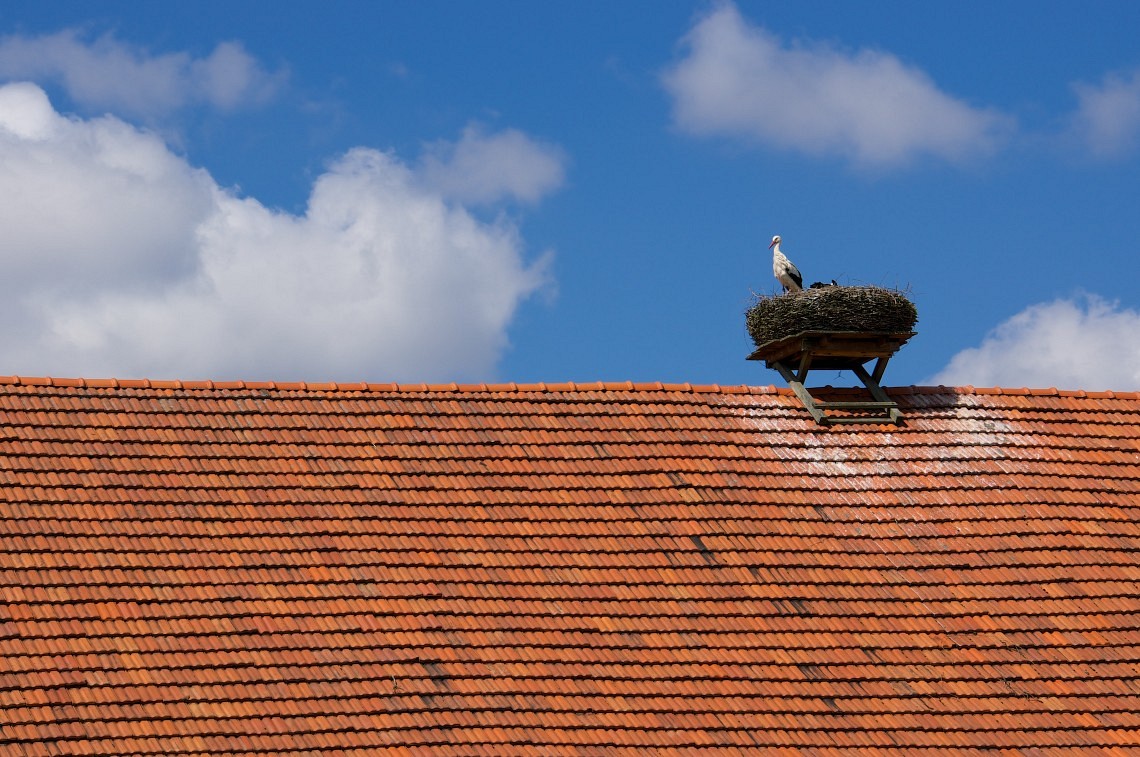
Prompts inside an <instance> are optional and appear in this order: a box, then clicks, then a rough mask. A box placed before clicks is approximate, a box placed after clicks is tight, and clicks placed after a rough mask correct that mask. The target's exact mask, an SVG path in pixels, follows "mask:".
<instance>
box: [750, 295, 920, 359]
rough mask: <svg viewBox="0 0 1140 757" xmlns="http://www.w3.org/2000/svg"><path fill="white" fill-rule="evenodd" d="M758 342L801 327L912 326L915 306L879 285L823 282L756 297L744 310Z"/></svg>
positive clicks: (888, 329)
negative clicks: (812, 286)
mask: <svg viewBox="0 0 1140 757" xmlns="http://www.w3.org/2000/svg"><path fill="white" fill-rule="evenodd" d="M746 318H747V325H748V333H749V334H750V335H751V336H752V341H753V342H755V343H756V346H757V347H759V346H761V345H763V344H766V343H768V342H772V341H775V340H777V339H783V338H785V337H789V336H795V335H796V334H799V333H801V332H804V331H831V332H843V331H856V332H877V333H884V334H894V333H900V332H906V331H913V330H914V325H915V324H916V323H917V322H918V310H917V309H916V308H915V306H914V303H913V302H911V301H910V300H909V299H907V298H906V297H905V296H904V295H903V294H902V293H901V292H898V291H895V290H891V289H882V288H880V287H870V286H861V287H847V286H824V287H819V288H813V289H806V290H803V291H800V292H788V293H787V294H781V295H776V296H774V297H760V298H759V299H758V300H757V302H756V304H755V305H753V306H752V307H751V308H749V309H748V312H747V313H746Z"/></svg>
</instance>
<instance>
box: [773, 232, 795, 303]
mask: <svg viewBox="0 0 1140 757" xmlns="http://www.w3.org/2000/svg"><path fill="white" fill-rule="evenodd" d="M768 249H770V250H772V273H773V274H774V275H775V276H776V280H777V281H779V282H780V283H781V284H783V286H784V291H785V292H798V291H800V290H802V289H803V288H804V277H803V276H802V275H801V274H800V269H799V268H796V267H795V265H793V264H792V261H790V260H788V257H787V255H785V254H784V253H782V252H780V235H779V234H777V235H776V236H774V237H772V244H770V245H768Z"/></svg>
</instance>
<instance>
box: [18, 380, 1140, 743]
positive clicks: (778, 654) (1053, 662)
mask: <svg viewBox="0 0 1140 757" xmlns="http://www.w3.org/2000/svg"><path fill="white" fill-rule="evenodd" d="M891 392H892V394H893V395H894V397H895V398H896V400H897V401H898V402H899V404H900V406H901V407H902V409H903V412H904V415H905V417H906V422H905V425H903V426H901V427H895V426H889V427H887V426H882V427H879V426H871V427H867V426H864V427H833V428H826V429H824V428H820V427H819V426H816V425H815V424H814V423H813V422H812V421H811V420H810V419H809V418H807V416H806V413H805V412H804V411H803V410H802V408H801V407H800V406H799V405H798V401H797V400H796V399H795V398H794V396H792V395H791V393H790V392H788V391H785V390H777V389H773V388H771V387H747V386H735V387H720V386H692V385H689V384H661V383H631V382H621V383H602V382H595V383H588V384H575V383H559V384H554V383H549V384H527V385H514V384H502V385H464V386H459V385H455V384H447V385H396V384H339V385H338V384H305V383H272V382H259V383H243V382H226V383H221V382H218V383H212V382H176V381H123V380H100V381H95V380H79V379H72V380H60V379H45V378H25V377H20V378H15V377H11V378H6V379H4V378H0V485H2V486H0V599H2V600H3V604H2V605H0V753H5V754H7V753H12V754H37V755H39V754H52V753H76V754H80V753H82V754H92V755H112V754H123V753H132V754H135V753H137V754H186V755H190V754H232V755H250V756H252V755H258V754H260V755H266V754H322V753H324V754H342V753H348V754H351V753H357V754H375V753H380V752H390V753H393V754H463V755H469V754H496V755H497V754H510V753H533V754H597V753H600V752H601V753H607V754H644V753H646V752H647V751H649V752H652V751H654V750H656V751H658V752H661V753H669V754H709V753H716V754H753V753H758V752H763V753H766V754H770V753H775V754H815V755H824V754H844V753H850V751H851V750H858V751H861V752H863V753H867V754H927V753H929V752H930V751H931V750H934V749H942V750H944V749H947V748H953V749H955V750H956V751H957V752H959V753H971V752H973V753H979V754H980V753H982V752H985V753H1003V752H1004V753H1019V754H1021V753H1038V754H1051V753H1057V754H1060V753H1063V752H1068V753H1071V752H1072V751H1073V750H1080V751H1082V752H1088V753H1105V754H1113V753H1119V754H1125V753H1132V752H1134V751H1136V750H1137V749H1140V737H1138V736H1137V734H1138V733H1140V706H1138V705H1140V672H1138V668H1137V662H1138V660H1140V620H1138V618H1140V590H1138V589H1137V588H1136V587H1137V586H1138V585H1140V558H1138V557H1137V555H1140V549H1138V547H1140V530H1138V529H1137V513H1138V504H1140V395H1137V394H1135V393H1112V392H1101V393H1086V392H1062V391H1057V390H1056V389H1044V390H1036V389H1034V390H1030V389H1020V390H1018V389H971V388H966V389H947V388H944V387H911V388H903V389H897V390H891ZM847 394H849V392H846V391H845V390H835V391H834V395H835V396H837V397H839V396H845V395H847Z"/></svg>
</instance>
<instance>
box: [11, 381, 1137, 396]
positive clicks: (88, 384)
mask: <svg viewBox="0 0 1140 757" xmlns="http://www.w3.org/2000/svg"><path fill="white" fill-rule="evenodd" d="M0 386H44V387H57V388H70V389H176V390H239V391H240V390H261V389H266V390H271V391H300V392H374V393H409V394H410V393H417V394H422V393H425V392H484V393H496V392H499V393H510V392H550V393H575V392H680V393H690V394H780V395H785V394H792V391H791V389H788V388H786V387H777V386H771V385H768V386H749V385H747V384H737V385H730V386H721V385H719V384H691V383H688V382H686V383H683V384H676V383H663V382H660V381H653V382H634V381H593V382H574V381H566V382H536V383H522V384H519V383H514V382H509V383H473V384H470V383H469V384H459V383H455V382H452V383H447V384H428V383H397V382H392V383H369V382H335V381H328V382H306V381H209V380H204V381H181V380H157V379H115V378H98V379H85V378H55V377H51V376H0ZM883 389H884V390H885V391H886V392H887V393H888V394H895V395H906V394H947V393H952V394H980V395H998V396H1002V395H1004V396H1011V397H1012V396H1022V397H1024V396H1035V397H1041V396H1046V397H1081V398H1085V397H1087V398H1094V399H1095V398H1102V399H1129V400H1137V399H1140V392H1118V391H1112V390H1106V391H1101V392H1090V391H1085V390H1083V389H1057V388H1055V387H1049V388H1045V389H1034V388H1027V387H1019V388H1010V387H973V386H968V385H967V386H958V387H952V386H896V387H883Z"/></svg>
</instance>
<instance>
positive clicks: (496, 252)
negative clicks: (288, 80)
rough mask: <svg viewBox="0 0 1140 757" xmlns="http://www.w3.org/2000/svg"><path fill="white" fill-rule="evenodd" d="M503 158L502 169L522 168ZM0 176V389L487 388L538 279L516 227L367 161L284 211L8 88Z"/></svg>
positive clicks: (362, 154)
mask: <svg viewBox="0 0 1140 757" xmlns="http://www.w3.org/2000/svg"><path fill="white" fill-rule="evenodd" d="M520 136H521V135H520ZM494 138H495V136H494V135H489V136H488V137H487V139H494ZM520 144H523V149H522V150H521V154H518V155H516V154H514V153H510V151H507V152H506V153H503V154H501V155H500V156H499V157H503V158H506V159H509V160H512V161H516V163H517V164H518V165H519V167H520V168H519V170H520V171H525V168H526V166H525V161H526V158H527V156H528V155H531V153H530V152H529V151H528V150H527V149H526V145H525V141H524V143H520ZM0 166H3V167H4V170H3V171H0V194H2V195H3V196H4V197H6V198H8V201H6V202H5V203H3V204H0V224H2V227H3V228H4V230H5V233H4V234H3V235H0V261H2V262H3V265H4V270H5V277H4V279H3V281H2V282H0V295H2V300H3V302H2V303H0V313H2V314H3V315H4V316H5V318H6V320H5V328H4V330H3V332H0V353H2V354H3V355H4V356H5V357H4V365H5V372H9V373H22V374H25V375H70V376H116V377H149V378H171V377H174V378H221V379H224V378H242V379H276V380H288V379H308V380H346V381H357V380H377V381H388V380H403V381H409V380H415V381H419V380H453V379H454V380H461V379H480V378H487V377H488V375H489V374H491V373H492V372H493V370H494V366H495V364H496V361H497V359H498V357H499V355H500V354H501V352H502V350H503V349H504V348H505V346H506V344H507V329H508V326H509V324H510V322H511V319H512V318H513V316H514V313H515V311H516V308H517V307H518V305H519V303H520V302H522V301H523V300H524V299H525V298H527V297H528V296H529V295H530V294H532V293H533V292H535V291H536V290H537V289H539V288H540V287H542V286H543V284H544V283H545V280H546V276H547V273H546V268H545V266H544V260H543V259H540V260H539V261H537V262H528V261H527V260H526V259H525V255H524V245H523V242H522V240H521V239H520V237H519V234H518V230H517V228H516V227H515V226H514V225H513V224H511V223H509V222H507V221H503V220H500V221H497V222H490V223H489V222H486V221H483V220H480V219H479V218H478V217H477V216H475V215H473V214H472V213H471V212H469V211H468V210H467V209H466V208H465V207H463V206H462V205H460V204H456V203H454V202H452V201H450V200H449V199H448V198H446V197H445V196H443V195H441V194H440V193H439V192H438V191H435V190H432V189H428V188H427V187H428V184H429V183H428V182H426V181H425V179H424V177H423V176H422V175H420V174H419V173H418V172H417V171H416V169H414V168H412V167H410V166H409V165H407V164H406V163H404V162H403V161H401V160H400V159H399V158H398V157H396V156H395V155H392V154H389V153H384V152H379V151H376V150H372V149H366V148H357V149H354V150H351V151H350V152H348V153H347V154H346V155H344V156H342V157H341V158H340V159H339V160H337V161H336V162H335V163H334V164H332V165H331V166H330V167H329V168H328V170H327V171H326V172H325V173H324V174H323V175H321V176H320V177H318V179H317V180H316V182H315V183H314V185H313V188H312V192H311V195H310V198H309V203H308V207H307V209H306V210H305V212H304V213H303V214H300V215H293V214H289V213H285V212H280V211H275V210H271V209H268V208H266V207H264V206H263V205H261V204H260V203H259V202H257V201H256V200H254V199H251V198H239V197H236V196H234V195H233V194H232V193H230V192H228V191H226V190H224V189H222V188H221V187H219V186H218V185H217V184H216V182H215V181H214V180H213V178H212V177H211V176H210V175H209V174H208V173H207V172H205V171H204V170H202V169H197V168H194V167H192V166H190V165H188V164H187V163H186V162H185V161H184V160H183V159H182V158H180V157H178V156H177V155H175V154H173V153H172V152H170V150H169V149H167V147H166V145H165V144H163V143H162V141H161V140H159V139H158V138H157V137H155V136H154V135H152V134H149V133H147V132H144V131H140V130H138V129H136V128H134V127H132V126H129V125H127V124H125V123H123V122H122V121H119V120H118V119H115V118H111V117H105V118H100V119H92V120H83V119H78V118H66V117H63V116H61V115H59V114H58V113H56V112H55V111H54V109H53V108H52V106H51V104H50V103H49V102H48V100H47V97H46V96H45V95H44V93H43V91H42V90H40V89H39V88H38V87H36V86H34V85H31V84H14V85H8V86H6V87H0ZM470 168H471V170H472V171H473V172H475V173H477V174H479V173H480V172H481V171H482V170H483V169H484V168H485V167H484V166H483V165H482V164H480V163H478V161H475V162H474V163H472V164H471V166H470ZM547 186H548V188H550V187H549V185H547Z"/></svg>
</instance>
